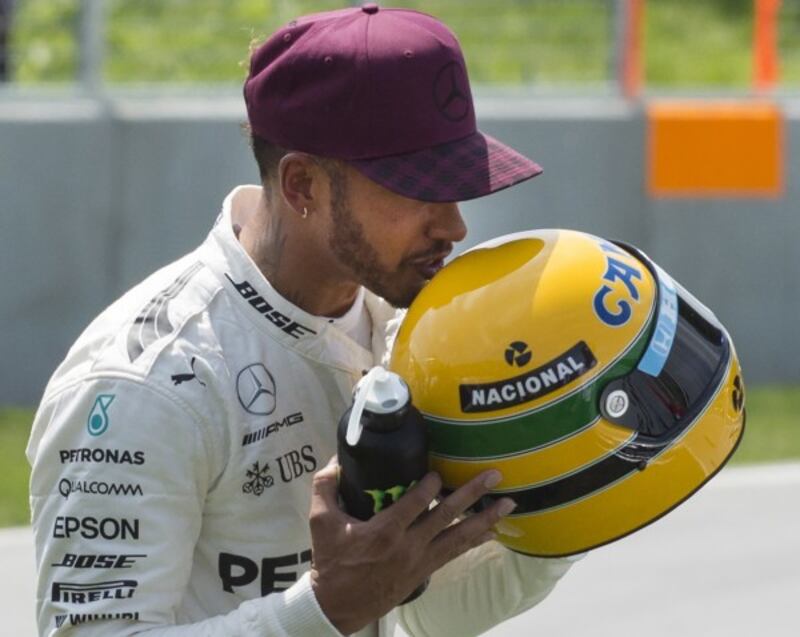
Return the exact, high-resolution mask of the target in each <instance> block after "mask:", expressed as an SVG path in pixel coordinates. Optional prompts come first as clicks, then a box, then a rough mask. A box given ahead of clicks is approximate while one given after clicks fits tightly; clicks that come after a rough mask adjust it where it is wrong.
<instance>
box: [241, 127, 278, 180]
mask: <svg viewBox="0 0 800 637" xmlns="http://www.w3.org/2000/svg"><path fill="white" fill-rule="evenodd" d="M245 130H246V132H247V134H248V135H249V136H250V148H252V150H253V156H254V157H255V158H256V164H258V174H259V175H260V176H261V183H262V185H264V186H265V187H266V186H267V184H268V183H269V180H270V179H272V178H273V177H277V176H278V164H280V161H281V159H282V158H283V156H284V155H285V154H286V153H287V152H288V151H287V150H286V149H285V148H281V147H280V146H278V145H277V144H273V143H272V142H270V141H267V140H266V139H264V138H262V137H259V136H258V135H256V134H254V133H253V131H252V130H251V129H250V127H249V126H245Z"/></svg>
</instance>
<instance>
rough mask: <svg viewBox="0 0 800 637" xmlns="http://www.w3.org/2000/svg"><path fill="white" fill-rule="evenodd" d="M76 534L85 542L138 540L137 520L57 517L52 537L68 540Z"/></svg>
mask: <svg viewBox="0 0 800 637" xmlns="http://www.w3.org/2000/svg"><path fill="white" fill-rule="evenodd" d="M75 534H78V535H80V536H81V537H82V538H84V539H86V540H93V539H95V538H98V537H101V538H103V539H104V540H116V539H120V540H138V539H139V520H138V519H135V520H128V519H126V518H119V519H117V518H101V519H100V520H98V519H97V518H94V517H85V518H75V517H71V516H66V515H64V516H62V515H59V516H58V517H56V521H55V523H54V524H53V537H54V538H66V539H69V538H70V537H72V536H73V535H75Z"/></svg>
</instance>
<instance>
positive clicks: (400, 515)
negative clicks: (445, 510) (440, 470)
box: [373, 472, 442, 531]
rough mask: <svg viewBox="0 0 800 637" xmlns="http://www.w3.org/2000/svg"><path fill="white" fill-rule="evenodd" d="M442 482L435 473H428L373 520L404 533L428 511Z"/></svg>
mask: <svg viewBox="0 0 800 637" xmlns="http://www.w3.org/2000/svg"><path fill="white" fill-rule="evenodd" d="M441 488H442V480H441V478H440V477H439V476H438V474H436V473H432V472H431V473H428V474H426V475H425V477H423V478H422V480H420V481H419V482H418V483H417V484H415V485H414V486H413V487H411V488H410V489H409V490H408V491H406V492H405V494H403V496H402V497H401V498H399V499H398V500H397V502H394V503H393V504H392V506H391V507H389V508H388V509H386V510H385V511H381V512H380V513H378V514H377V515H376V516H375V518H373V519H374V521H375V522H376V523H377V524H381V525H382V524H389V525H391V526H393V527H395V528H398V529H400V530H403V531H405V530H406V529H407V528H408V527H409V526H411V525H412V524H413V523H414V521H415V520H416V519H417V518H418V517H419V516H420V515H421V514H422V513H424V512H425V511H427V510H428V507H429V506H430V504H431V502H433V500H434V498H435V497H436V496H437V495H439V491H440V490H441Z"/></svg>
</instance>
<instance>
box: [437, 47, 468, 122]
mask: <svg viewBox="0 0 800 637" xmlns="http://www.w3.org/2000/svg"><path fill="white" fill-rule="evenodd" d="M463 86H467V77H466V73H465V71H464V69H463V68H462V67H461V65H460V64H459V63H458V62H448V63H447V64H445V65H444V66H443V67H442V68H441V69H440V70H439V72H438V73H437V74H436V81H435V83H434V87H433V95H434V98H435V99H436V108H438V109H439V112H440V113H441V114H442V115H444V117H445V118H446V119H449V120H450V121H451V122H460V121H461V120H462V119H464V118H465V117H466V116H467V115H468V114H469V104H470V100H469V97H468V96H467V95H466V93H465V89H463V88H462V87H463ZM467 90H468V89H467Z"/></svg>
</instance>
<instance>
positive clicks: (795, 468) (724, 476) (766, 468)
mask: <svg viewBox="0 0 800 637" xmlns="http://www.w3.org/2000/svg"><path fill="white" fill-rule="evenodd" d="M796 484H800V462H780V463H768V464H753V465H744V466H734V467H726V468H725V469H723V470H722V471H720V473H719V475H717V476H715V477H714V478H713V479H712V480H711V482H709V483H708V485H706V486H707V487H713V488H718V489H720V488H721V489H725V488H739V487H774V486H787V485H796Z"/></svg>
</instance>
